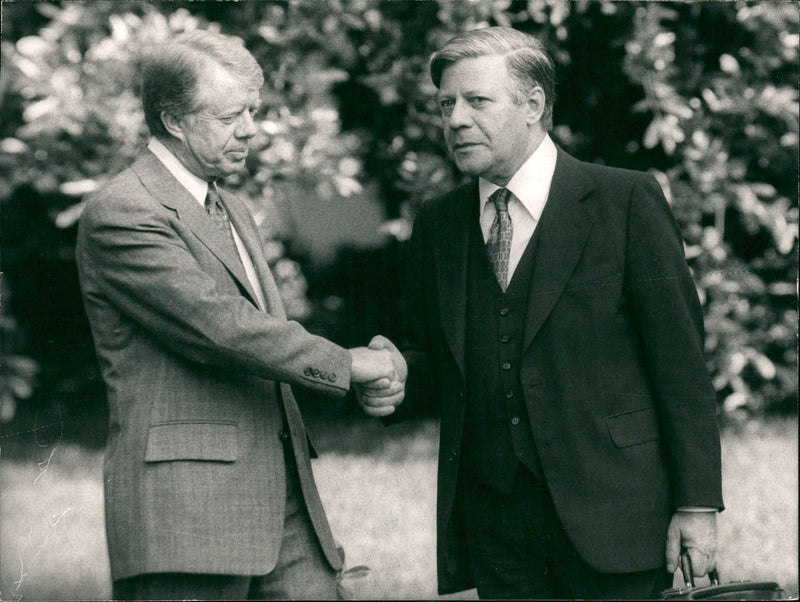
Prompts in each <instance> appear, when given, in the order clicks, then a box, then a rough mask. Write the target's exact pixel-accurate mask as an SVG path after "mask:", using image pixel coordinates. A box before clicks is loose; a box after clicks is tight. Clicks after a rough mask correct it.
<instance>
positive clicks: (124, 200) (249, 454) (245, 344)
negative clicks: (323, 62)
mask: <svg viewBox="0 0 800 602" xmlns="http://www.w3.org/2000/svg"><path fill="white" fill-rule="evenodd" d="M222 196H223V200H224V202H225V204H226V205H227V207H228V212H229V214H230V218H231V221H232V223H233V224H234V225H235V227H236V229H237V231H238V232H239V234H240V236H241V238H242V240H243V242H244V244H245V246H246V247H247V250H248V252H249V254H250V256H251V258H252V260H253V264H254V266H255V269H256V272H257V274H258V278H259V280H260V283H261V286H262V288H263V290H264V293H265V296H266V301H267V305H268V307H267V311H266V312H264V311H261V310H259V309H258V308H257V306H256V304H257V302H256V298H255V295H254V293H253V291H252V288H251V285H250V283H249V281H248V280H247V277H246V275H245V273H244V269H243V267H242V265H241V262H240V260H239V259H238V256H237V255H236V254H235V252H233V251H232V250H230V248H229V246H226V241H225V239H224V237H223V234H222V233H221V232H220V231H219V230H218V229H217V228H216V227H215V226H214V224H213V223H212V222H211V220H210V219H209V218H208V216H207V215H206V214H205V211H204V210H203V208H202V206H200V204H199V203H198V202H197V201H196V200H195V199H194V198H192V197H191V195H190V194H189V193H188V192H187V191H186V190H185V189H184V188H183V187H182V186H181V185H180V184H179V183H178V181H177V180H175V179H174V177H173V176H172V175H171V174H170V173H169V172H168V171H167V170H166V168H165V167H164V166H163V164H162V163H161V162H160V161H159V160H158V159H157V158H156V157H155V156H154V155H153V154H152V153H150V152H149V151H147V152H145V153H144V154H142V156H140V157H139V159H138V160H137V161H136V162H135V163H134V165H133V166H132V167H131V168H129V169H127V170H125V171H124V172H122V173H121V174H119V175H118V176H116V177H115V178H113V179H112V180H111V181H110V182H109V183H108V184H107V185H106V186H105V187H104V188H103V189H102V190H100V191H99V192H98V193H97V194H95V195H94V196H93V197H92V198H91V199H90V200H89V201H88V203H87V205H86V208H85V211H84V213H83V215H82V216H81V220H80V225H79V229H78V243H77V261H78V268H79V270H80V279H81V287H82V291H83V295H84V301H85V306H86V311H87V314H88V317H89V321H90V323H91V327H92V332H93V335H94V340H95V344H96V348H97V353H98V356H99V359H100V364H101V368H102V371H103V378H104V379H105V382H106V385H107V388H108V401H109V405H110V413H111V416H110V438H109V445H108V454H107V458H106V463H105V505H106V528H107V535H108V546H109V555H110V560H111V571H112V577H113V579H121V578H125V577H129V576H132V575H137V574H141V573H148V572H190V573H218V574H239V575H257V574H266V573H268V572H270V571H271V570H272V568H273V566H274V565H275V562H276V559H277V556H278V550H279V548H280V542H281V536H282V532H283V520H284V503H285V470H284V457H283V444H282V442H281V439H280V435H279V433H280V431H281V429H282V427H283V419H282V417H281V406H282V407H283V409H284V410H285V414H286V421H287V425H288V428H289V431H290V434H291V441H292V449H293V451H294V454H295V457H296V459H297V465H298V468H299V472H300V480H301V485H302V491H303V495H304V498H305V501H306V505H307V506H308V509H309V513H310V515H311V520H312V522H313V524H314V527H315V529H316V531H317V534H318V536H319V539H320V542H321V543H322V547H323V550H324V553H325V555H326V556H327V558H328V561H329V562H330V564H331V565H332V566H333V567H334V568H337V569H338V568H339V567H341V559H340V557H339V553H338V551H337V549H336V547H335V545H334V542H333V538H332V536H331V533H330V529H329V527H328V523H327V520H326V518H325V513H324V511H323V508H322V505H321V503H320V500H319V496H318V494H317V490H316V487H315V485H314V480H313V475H312V473H311V466H310V461H309V454H310V450H309V445H308V440H307V436H306V431H305V427H304V426H303V421H302V419H301V417H300V413H299V410H298V408H297V405H296V403H295V400H294V396H293V394H292V390H291V388H290V385H300V386H304V387H309V388H311V389H314V390H317V391H320V392H325V393H332V394H335V395H343V394H344V393H345V391H347V389H348V388H349V381H350V359H349V354H348V352H347V351H346V350H345V349H342V348H341V347H339V346H337V345H334V344H333V343H330V342H329V341H326V340H325V339H322V338H320V337H316V336H313V335H311V334H309V333H308V332H306V331H305V330H304V329H303V328H302V327H301V326H300V325H299V324H297V323H296V322H289V321H287V320H286V317H285V314H284V310H283V306H282V304H281V300H280V297H279V295H278V290H277V287H276V285H275V282H274V280H273V278H272V275H271V273H270V271H269V267H268V265H267V262H266V260H265V257H264V253H263V251H262V248H261V243H260V240H259V236H258V233H257V231H256V227H255V224H254V223H253V221H252V218H251V216H250V214H249V212H248V210H247V208H246V207H245V205H244V204H243V203H242V202H241V201H239V200H237V199H236V198H235V197H234V196H233V195H231V194H225V193H224V192H223V193H222Z"/></svg>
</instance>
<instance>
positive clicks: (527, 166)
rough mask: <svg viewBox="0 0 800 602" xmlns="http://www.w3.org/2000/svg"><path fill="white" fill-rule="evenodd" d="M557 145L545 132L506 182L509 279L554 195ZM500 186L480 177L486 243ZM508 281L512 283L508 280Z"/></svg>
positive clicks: (479, 188)
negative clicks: (539, 141)
mask: <svg viewBox="0 0 800 602" xmlns="http://www.w3.org/2000/svg"><path fill="white" fill-rule="evenodd" d="M556 155H557V151H556V145H555V144H553V141H552V140H551V139H550V136H548V135H546V134H545V137H544V139H543V140H542V142H541V143H540V144H539V146H538V147H537V148H536V150H535V151H533V154H532V155H531V156H530V157H528V159H527V160H526V161H525V163H523V164H522V166H521V167H520V168H519V169H518V170H517V173H515V174H514V176H513V177H512V178H511V180H509V182H508V184H506V188H507V189H508V190H509V191H510V192H511V195H512V196H510V197H509V199H508V215H509V217H510V218H511V226H512V228H513V230H512V234H511V253H510V256H509V259H508V281H509V282H510V281H511V277H512V276H513V275H514V270H516V268H517V265H518V264H519V260H520V258H521V257H522V254H523V253H524V252H525V248H526V247H527V246H528V243H529V242H530V240H531V236H533V231H534V230H535V229H536V224H538V223H539V219H540V218H541V217H542V211H543V210H544V205H545V203H546V202H547V196H548V195H549V194H550V183H551V182H552V181H553V173H554V172H555V169H556ZM498 188H500V187H499V186H498V185H497V184H493V183H492V182H489V181H488V180H484V179H483V178H480V179H479V180H478V195H479V197H480V203H481V207H480V209H481V213H480V225H481V232H482V233H483V240H484V242H485V241H487V240H489V231H490V230H491V228H492V222H493V221H494V216H495V213H496V209H495V206H494V203H490V202H489V197H490V196H491V195H492V193H493V192H494V191H495V190H497V189H498ZM506 284H508V282H506Z"/></svg>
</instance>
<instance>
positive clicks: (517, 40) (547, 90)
mask: <svg viewBox="0 0 800 602" xmlns="http://www.w3.org/2000/svg"><path fill="white" fill-rule="evenodd" d="M481 56H504V57H505V58H506V65H508V70H509V73H510V74H511V77H512V78H513V80H514V83H515V84H516V86H515V88H516V89H515V90H513V91H512V92H513V94H514V97H515V100H517V101H518V102H522V101H523V99H524V98H525V97H526V96H527V94H528V93H529V92H530V91H531V90H532V89H533V88H534V86H539V87H541V88H542V90H544V96H545V107H544V113H543V115H542V125H543V126H544V127H545V129H547V130H550V129H551V128H552V127H553V103H554V102H555V65H554V64H553V59H552V58H551V57H550V54H549V53H548V52H547V50H546V49H545V47H544V45H543V44H542V43H541V42H540V41H539V40H538V39H537V38H535V37H533V36H532V35H529V34H527V33H523V32H521V31H519V30H516V29H513V28H511V27H487V28H484V29H475V30H473V31H467V32H464V33H460V34H458V35H456V36H455V37H453V38H451V39H450V40H449V41H448V42H447V43H446V44H445V45H444V46H442V47H441V48H440V49H439V50H438V51H437V52H435V53H434V54H433V56H432V57H431V62H430V74H431V79H432V80H433V83H434V85H435V86H436V87H437V88H438V87H439V84H440V83H441V80H442V72H444V70H445V68H447V67H449V66H450V65H452V64H453V63H456V62H458V61H460V60H462V59H468V58H478V57H481Z"/></svg>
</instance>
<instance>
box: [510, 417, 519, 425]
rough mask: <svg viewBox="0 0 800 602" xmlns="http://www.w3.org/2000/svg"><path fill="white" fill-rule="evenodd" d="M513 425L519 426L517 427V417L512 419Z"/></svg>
mask: <svg viewBox="0 0 800 602" xmlns="http://www.w3.org/2000/svg"><path fill="white" fill-rule="evenodd" d="M511 424H513V425H514V426H517V425H518V424H519V418H517V417H516V416H514V417H513V418H512V419H511Z"/></svg>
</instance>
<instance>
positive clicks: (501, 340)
mask: <svg viewBox="0 0 800 602" xmlns="http://www.w3.org/2000/svg"><path fill="white" fill-rule="evenodd" d="M508 341H509V338H508V335H507V334H504V335H503V336H501V337H500V342H501V343H508Z"/></svg>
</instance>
